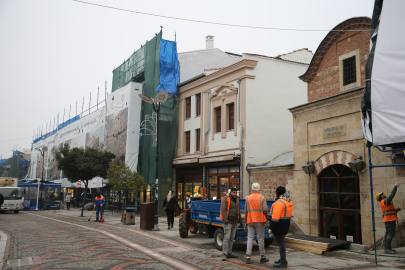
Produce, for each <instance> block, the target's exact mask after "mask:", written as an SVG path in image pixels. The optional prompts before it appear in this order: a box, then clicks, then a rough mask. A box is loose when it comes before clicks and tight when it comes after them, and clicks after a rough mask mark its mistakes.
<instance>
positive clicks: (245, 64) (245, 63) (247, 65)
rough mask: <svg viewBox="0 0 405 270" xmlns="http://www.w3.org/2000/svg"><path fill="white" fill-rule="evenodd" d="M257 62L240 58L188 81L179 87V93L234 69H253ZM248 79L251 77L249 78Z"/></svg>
mask: <svg viewBox="0 0 405 270" xmlns="http://www.w3.org/2000/svg"><path fill="white" fill-rule="evenodd" d="M257 63H258V61H255V60H250V59H243V60H241V61H239V62H237V63H235V64H233V65H230V66H227V67H224V68H223V69H221V70H218V71H216V72H214V73H211V74H210V75H207V76H205V77H203V78H201V79H198V80H196V81H193V82H191V83H189V84H187V85H184V86H182V87H180V88H179V93H181V92H185V91H187V90H190V89H192V88H194V87H196V86H199V85H201V84H204V83H207V82H209V81H213V80H215V79H217V78H220V77H222V76H225V75H227V74H229V73H232V72H235V71H237V70H240V69H254V68H255V67H256V65H257ZM244 76H246V75H244ZM247 76H249V75H247ZM253 77H254V76H253ZM249 79H251V78H249Z"/></svg>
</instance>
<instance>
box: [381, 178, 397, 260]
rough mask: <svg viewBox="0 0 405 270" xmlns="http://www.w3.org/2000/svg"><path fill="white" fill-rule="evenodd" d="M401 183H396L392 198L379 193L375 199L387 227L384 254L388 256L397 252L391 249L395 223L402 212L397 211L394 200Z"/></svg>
mask: <svg viewBox="0 0 405 270" xmlns="http://www.w3.org/2000/svg"><path fill="white" fill-rule="evenodd" d="M398 187H399V183H396V184H395V186H394V188H393V189H392V191H391V194H390V196H388V197H387V196H385V195H384V193H383V192H380V193H377V195H375V199H376V200H377V201H379V202H380V205H381V210H382V215H383V222H384V225H385V236H384V238H385V246H384V252H385V253H387V254H395V253H396V251H395V250H392V249H391V242H392V239H393V238H394V236H395V227H396V226H395V221H397V220H398V216H397V212H399V211H401V208H397V209H395V207H394V204H393V203H392V199H394V196H395V194H396V193H397V189H398Z"/></svg>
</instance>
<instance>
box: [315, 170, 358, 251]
mask: <svg viewBox="0 0 405 270" xmlns="http://www.w3.org/2000/svg"><path fill="white" fill-rule="evenodd" d="M318 184H319V211H320V215H319V217H320V220H319V225H320V231H319V234H320V236H323V237H327V238H336V239H340V240H347V241H350V240H351V239H352V241H353V242H354V243H358V244H360V243H361V242H362V239H361V219H360V218H361V217H360V186H359V176H358V175H357V174H355V173H354V172H353V171H352V170H351V169H350V168H349V167H348V166H345V165H342V164H334V165H330V166H328V167H326V168H324V169H323V170H322V171H321V172H320V173H319V174H318Z"/></svg>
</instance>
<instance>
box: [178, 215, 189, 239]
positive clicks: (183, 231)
mask: <svg viewBox="0 0 405 270" xmlns="http://www.w3.org/2000/svg"><path fill="white" fill-rule="evenodd" d="M179 233H180V237H181V238H187V237H188V228H187V213H181V215H180V220H179Z"/></svg>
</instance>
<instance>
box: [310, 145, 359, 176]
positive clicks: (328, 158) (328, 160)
mask: <svg viewBox="0 0 405 270" xmlns="http://www.w3.org/2000/svg"><path fill="white" fill-rule="evenodd" d="M356 158H357V157H356V156H355V155H353V154H351V153H349V152H346V151H340V150H336V151H331V152H329V153H326V154H323V155H322V156H320V157H319V158H318V159H317V160H316V161H315V164H314V165H315V172H314V174H315V175H316V176H318V174H319V173H320V172H321V171H322V170H323V169H325V168H326V167H328V166H330V165H335V164H342V165H346V166H347V167H350V166H349V162H350V161H352V160H355V159H356Z"/></svg>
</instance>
